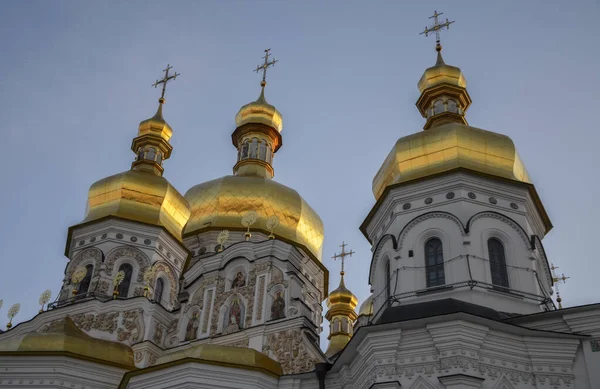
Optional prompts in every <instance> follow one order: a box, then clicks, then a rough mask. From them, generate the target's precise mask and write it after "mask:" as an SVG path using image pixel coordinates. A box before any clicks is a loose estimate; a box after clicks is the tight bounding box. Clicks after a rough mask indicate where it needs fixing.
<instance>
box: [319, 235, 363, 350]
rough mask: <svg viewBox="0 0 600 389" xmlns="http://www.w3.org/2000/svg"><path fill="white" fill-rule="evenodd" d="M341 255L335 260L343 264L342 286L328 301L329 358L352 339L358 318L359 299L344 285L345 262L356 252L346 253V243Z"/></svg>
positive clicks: (343, 245)
mask: <svg viewBox="0 0 600 389" xmlns="http://www.w3.org/2000/svg"><path fill="white" fill-rule="evenodd" d="M340 247H341V248H342V251H341V253H339V254H334V255H333V257H332V258H333V260H337V259H340V260H341V262H342V266H341V271H340V285H339V286H338V287H337V289H335V290H334V291H332V292H331V293H330V294H329V298H328V299H327V309H328V311H327V313H326V314H325V318H326V319H327V320H328V321H329V337H328V338H327V339H329V346H328V347H327V351H326V352H325V354H326V355H327V356H329V357H331V356H333V355H335V354H337V353H338V352H339V351H341V350H342V349H343V348H344V347H346V344H348V342H349V341H350V338H352V334H353V331H352V330H353V329H352V325H353V323H354V321H355V320H356V319H357V318H358V315H357V314H356V312H355V309H356V306H357V305H358V299H357V298H356V296H355V295H354V294H352V292H350V291H349V290H348V289H347V288H346V285H345V283H344V275H345V274H346V273H345V271H344V261H345V258H346V257H351V256H352V254H354V251H352V250H350V251H346V243H344V242H342V244H341V245H340Z"/></svg>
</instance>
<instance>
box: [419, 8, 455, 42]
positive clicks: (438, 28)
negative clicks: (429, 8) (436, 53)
mask: <svg viewBox="0 0 600 389" xmlns="http://www.w3.org/2000/svg"><path fill="white" fill-rule="evenodd" d="M443 14H444V13H443V12H440V13H438V12H437V11H433V16H430V17H429V19H433V24H432V25H431V26H430V27H425V30H423V32H421V33H419V35H423V34H425V36H429V34H430V33H433V32H435V43H436V45H435V46H436V49H437V47H440V48H441V45H440V31H441V30H443V29H444V28H446V29H447V30H448V29H450V25H451V24H452V23H454V20H453V21H449V20H448V18H446V21H445V22H443V23H440V22H439V20H438V16H440V15H443Z"/></svg>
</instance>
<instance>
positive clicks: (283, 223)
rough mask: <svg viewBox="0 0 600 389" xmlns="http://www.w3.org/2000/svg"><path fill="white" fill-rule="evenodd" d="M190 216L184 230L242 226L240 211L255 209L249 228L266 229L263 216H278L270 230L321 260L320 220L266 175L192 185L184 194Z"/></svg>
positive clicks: (300, 201)
mask: <svg viewBox="0 0 600 389" xmlns="http://www.w3.org/2000/svg"><path fill="white" fill-rule="evenodd" d="M185 198H186V199H187V201H188V202H189V204H190V208H191V217H190V219H189V221H188V223H187V225H186V227H185V231H184V234H191V233H197V232H199V231H202V230H208V229H230V230H242V229H243V227H242V224H241V219H242V215H244V214H245V213H247V212H248V211H256V212H257V213H258V219H257V221H256V223H255V224H254V225H253V226H252V229H255V230H262V231H264V232H267V233H269V230H268V228H267V219H268V218H269V217H271V216H277V217H278V218H279V225H278V226H277V227H276V228H275V230H274V234H275V235H276V236H277V237H278V238H281V239H282V240H289V241H291V242H293V243H296V244H299V245H300V246H304V247H305V248H306V249H307V250H308V251H309V253H311V254H312V255H313V256H314V257H316V259H318V260H319V261H320V260H321V252H322V247H323V234H324V230H323V222H322V221H321V218H320V217H319V215H317V213H316V212H315V211H314V210H313V209H312V208H311V207H310V206H309V205H308V204H307V203H306V201H304V199H302V197H300V195H299V194H298V192H296V191H295V190H293V189H291V188H288V187H286V186H284V185H282V184H279V183H277V182H275V181H273V180H271V179H270V178H265V177H260V176H245V175H237V176H225V177H221V178H218V179H216V180H212V181H209V182H205V183H202V184H199V185H196V186H194V187H192V188H191V189H190V190H188V191H187V193H186V194H185Z"/></svg>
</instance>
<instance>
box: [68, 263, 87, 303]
mask: <svg viewBox="0 0 600 389" xmlns="http://www.w3.org/2000/svg"><path fill="white" fill-rule="evenodd" d="M86 275H87V269H86V268H85V267H83V266H79V267H78V268H77V269H75V271H74V272H73V274H72V275H71V283H72V284H73V285H74V288H73V296H75V295H77V292H78V291H77V288H78V287H79V283H80V282H81V281H83V279H84V278H85V276H86Z"/></svg>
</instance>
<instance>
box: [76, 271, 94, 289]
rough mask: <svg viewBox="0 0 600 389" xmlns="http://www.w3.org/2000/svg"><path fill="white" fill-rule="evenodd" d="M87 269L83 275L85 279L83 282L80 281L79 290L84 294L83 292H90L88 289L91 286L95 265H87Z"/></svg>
mask: <svg viewBox="0 0 600 389" xmlns="http://www.w3.org/2000/svg"><path fill="white" fill-rule="evenodd" d="M85 270H86V273H85V277H83V280H81V282H80V283H79V290H78V294H79V295H82V294H84V293H87V292H88V289H89V288H90V282H91V281H92V273H93V272H94V266H93V265H87V266H86V267H85Z"/></svg>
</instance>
